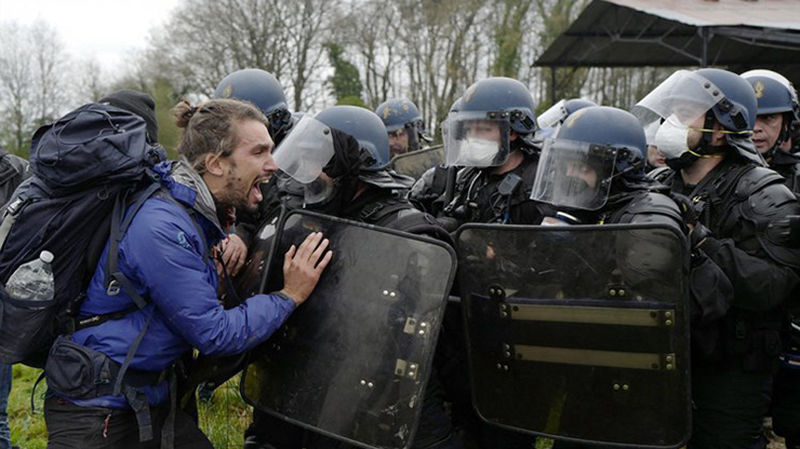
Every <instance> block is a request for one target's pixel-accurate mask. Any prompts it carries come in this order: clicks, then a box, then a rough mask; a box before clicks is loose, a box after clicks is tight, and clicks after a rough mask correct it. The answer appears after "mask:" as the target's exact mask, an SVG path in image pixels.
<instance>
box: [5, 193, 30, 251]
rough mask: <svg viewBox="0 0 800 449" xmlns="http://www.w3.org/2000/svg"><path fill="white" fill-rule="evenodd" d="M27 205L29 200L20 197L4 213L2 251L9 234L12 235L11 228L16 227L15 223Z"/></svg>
mask: <svg viewBox="0 0 800 449" xmlns="http://www.w3.org/2000/svg"><path fill="white" fill-rule="evenodd" d="M26 204H28V200H27V199H26V198H24V197H23V196H22V195H20V196H19V197H18V198H17V199H15V200H14V201H13V202H12V203H11V204H9V205H8V207H7V208H6V211H5V212H4V213H3V222H2V223H1V224H0V251H2V250H3V246H4V245H5V243H6V239H7V238H8V234H10V233H11V227H12V226H14V222H15V221H17V215H19V211H20V210H22V208H23V207H25V205H26Z"/></svg>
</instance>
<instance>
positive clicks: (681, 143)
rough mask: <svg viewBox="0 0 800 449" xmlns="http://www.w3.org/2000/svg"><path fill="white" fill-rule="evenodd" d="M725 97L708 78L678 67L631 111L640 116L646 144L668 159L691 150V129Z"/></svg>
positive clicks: (637, 116)
mask: <svg viewBox="0 0 800 449" xmlns="http://www.w3.org/2000/svg"><path fill="white" fill-rule="evenodd" d="M724 98H725V96H724V94H723V93H722V91H721V90H720V89H718V88H717V86H715V85H714V83H712V82H711V81H709V80H707V79H706V78H704V77H702V76H700V75H697V74H695V73H692V72H689V71H687V70H678V71H677V72H675V73H673V74H672V75H671V76H670V77H669V78H667V79H666V80H664V82H662V83H661V84H659V85H658V87H656V88H655V89H653V91H652V92H650V93H649V94H647V96H645V97H644V98H643V99H642V100H641V101H639V102H638V103H636V105H635V106H634V107H633V109H632V110H631V112H632V113H633V115H635V116H636V118H638V119H639V121H640V122H641V124H642V126H643V127H644V129H645V134H646V135H647V143H648V144H649V145H655V146H657V147H658V150H659V151H660V152H661V153H662V154H663V155H664V157H665V158H667V159H673V158H679V157H680V156H681V154H683V153H684V152H686V151H687V150H688V143H687V137H688V133H689V128H690V126H691V125H692V123H693V122H695V121H696V120H697V119H698V118H700V117H703V116H704V115H705V113H706V112H707V111H709V110H710V109H711V108H713V107H714V105H716V104H717V103H719V102H720V101H721V100H722V99H724Z"/></svg>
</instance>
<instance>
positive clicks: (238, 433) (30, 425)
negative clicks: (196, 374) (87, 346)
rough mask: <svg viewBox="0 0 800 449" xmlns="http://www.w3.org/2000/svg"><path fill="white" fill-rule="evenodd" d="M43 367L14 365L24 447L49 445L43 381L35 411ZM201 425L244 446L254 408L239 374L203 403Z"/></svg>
mask: <svg viewBox="0 0 800 449" xmlns="http://www.w3.org/2000/svg"><path fill="white" fill-rule="evenodd" d="M40 373H41V370H37V369H33V368H28V367H26V366H22V365H15V366H14V384H13V386H12V388H11V395H10V396H9V398H8V417H9V425H10V427H11V441H12V442H13V444H15V445H17V446H20V447H22V448H23V449H45V448H46V447H47V429H46V428H45V425H44V415H43V412H42V411H43V402H44V392H45V391H46V390H47V386H46V385H45V382H44V381H42V382H41V383H40V384H39V387H38V388H37V390H36V397H35V401H34V402H35V406H36V408H35V412H34V413H31V402H30V399H31V389H32V388H33V384H34V382H35V381H36V378H37V377H39V374H40ZM199 415H200V428H201V429H203V432H204V433H205V434H206V435H207V436H208V438H209V439H210V440H211V443H212V444H213V445H214V447H215V448H217V449H228V448H237V449H238V448H241V447H242V444H243V441H244V430H245V429H246V428H247V426H248V425H249V424H250V422H251V421H252V409H251V408H250V407H249V406H247V405H246V404H245V403H244V402H243V401H242V398H241V397H240V396H239V377H238V376H237V377H235V378H233V379H231V380H230V381H229V382H228V383H226V384H224V385H223V386H221V387H220V388H218V389H217V390H216V391H215V392H214V396H213V397H212V399H211V401H209V402H200V404H199Z"/></svg>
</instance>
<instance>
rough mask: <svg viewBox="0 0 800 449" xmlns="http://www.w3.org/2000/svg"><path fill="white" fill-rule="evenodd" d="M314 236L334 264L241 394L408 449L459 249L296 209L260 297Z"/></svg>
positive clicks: (280, 236) (375, 444) (294, 418)
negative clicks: (293, 252) (326, 245)
mask: <svg viewBox="0 0 800 449" xmlns="http://www.w3.org/2000/svg"><path fill="white" fill-rule="evenodd" d="M316 231H322V232H323V233H324V235H325V237H327V238H328V239H329V240H330V249H331V250H332V251H333V254H334V255H333V259H332V261H331V263H330V264H329V265H328V267H327V268H326V270H325V271H324V272H323V275H322V277H321V279H320V281H319V284H318V285H317V287H316V288H315V290H314V292H313V293H312V295H311V297H310V298H309V299H308V300H307V301H306V302H305V303H304V304H303V305H301V306H300V307H299V308H298V309H297V310H295V312H294V313H293V314H292V316H291V317H290V318H289V319H288V320H287V322H286V323H285V324H284V326H283V327H281V328H280V329H279V330H278V331H277V332H276V333H275V335H273V336H272V337H271V338H270V340H268V341H267V342H266V343H265V344H263V345H262V346H260V347H259V348H257V349H256V350H255V351H254V352H253V354H252V355H253V357H252V359H251V363H250V364H249V365H248V366H247V368H246V369H245V374H244V378H243V381H242V386H241V391H242V396H243V397H244V398H245V400H246V401H247V402H248V403H250V404H251V405H253V406H254V407H257V408H259V409H261V410H263V411H265V412H267V413H269V414H271V415H273V416H277V417H279V418H281V419H285V420H287V421H289V422H292V423H295V424H297V425H299V426H302V427H304V428H307V429H311V430H314V431H316V432H319V433H322V434H324V435H327V436H330V437H334V438H337V439H340V440H343V441H346V442H349V443H351V444H355V445H358V446H362V447H369V448H405V447H408V446H409V444H410V442H411V441H412V438H413V435H414V433H415V430H416V424H417V421H418V419H419V413H420V408H421V405H422V394H423V388H424V386H425V383H426V382H427V378H428V375H429V374H430V370H431V363H432V359H433V353H434V348H435V345H436V339H437V335H438V331H439V325H440V322H441V319H442V315H443V313H444V308H445V304H446V302H447V295H448V292H449V290H450V287H451V286H452V283H453V280H454V278H455V266H456V256H455V251H454V250H453V249H452V248H450V247H449V246H448V245H446V244H444V243H441V242H439V241H436V240H432V239H429V238H425V237H419V236H414V235H411V234H406V233H402V232H397V231H392V230H387V229H384V228H377V227H375V226H371V225H366V224H362V223H356V222H352V221H347V220H342V219H338V218H333V217H328V216H324V215H319V214H313V213H309V212H304V211H294V212H291V213H289V214H288V215H287V216H286V217H284V219H283V220H282V223H281V225H280V226H279V227H278V229H277V232H278V233H277V237H276V238H277V240H276V245H275V249H274V251H272V254H273V256H272V259H273V262H270V263H269V264H268V266H269V267H270V269H269V272H268V273H269V275H268V281H267V283H266V286H265V288H264V290H263V291H267V292H268V291H274V290H277V289H279V288H280V287H281V285H282V282H283V281H282V264H283V257H282V254H284V253H285V252H286V251H287V250H288V248H289V246H290V245H292V244H295V245H297V244H299V243H300V242H302V240H303V239H304V238H305V237H306V236H307V235H308V234H309V233H310V232H316Z"/></svg>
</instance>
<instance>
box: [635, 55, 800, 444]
mask: <svg viewBox="0 0 800 449" xmlns="http://www.w3.org/2000/svg"><path fill="white" fill-rule="evenodd" d="M756 108H757V102H756V96H755V95H754V92H753V88H752V87H751V86H750V85H749V84H748V83H747V81H745V80H744V79H743V78H741V77H739V76H738V75H736V74H733V73H731V72H727V71H725V70H719V69H700V70H697V71H694V72H688V71H685V70H681V71H678V72H676V73H674V74H673V75H672V76H670V77H669V78H668V79H667V80H665V81H664V82H663V83H662V84H661V85H659V86H658V87H657V88H656V89H655V90H653V91H652V92H650V93H649V94H648V95H647V96H646V97H645V98H644V99H642V100H641V101H640V102H639V103H637V105H636V106H635V107H634V113H635V114H636V115H637V116H638V117H639V118H640V120H641V121H642V123H643V124H644V125H645V127H646V126H648V125H650V124H652V123H653V122H654V121H662V120H663V123H661V125H660V126H659V127H658V129H657V131H656V133H655V143H656V145H657V146H658V149H659V151H661V152H662V153H663V154H664V156H665V158H666V161H667V164H668V166H669V168H665V169H659V170H656V171H655V172H654V173H653V175H654V176H655V177H656V179H657V180H659V181H661V182H663V183H665V184H666V185H668V186H670V188H671V191H672V192H674V193H678V194H682V195H685V196H686V197H688V198H690V199H691V202H690V203H689V204H685V205H684V207H685V210H688V212H690V213H691V214H693V215H694V217H695V218H694V219H691V218H690V219H688V221H689V227H690V229H691V231H690V233H689V237H690V245H691V248H692V250H693V251H695V252H699V253H701V254H703V255H705V256H707V257H708V258H709V259H710V260H711V261H713V264H714V265H715V266H716V267H717V268H718V269H720V270H721V271H722V272H723V273H724V274H725V276H726V277H727V279H728V280H729V282H730V284H731V285H732V286H733V287H734V288H733V289H732V290H730V293H729V294H727V295H726V297H725V298H723V299H724V301H723V302H722V303H721V304H716V305H715V308H716V309H717V310H716V311H715V312H714V313H715V315H716V317H718V318H716V319H714V320H708V321H709V322H708V323H706V327H705V330H706V332H703V333H697V332H695V333H694V334H693V335H692V338H693V340H695V341H693V350H694V352H693V354H692V356H693V360H692V361H693V365H692V369H693V371H692V396H693V397H692V400H693V405H694V409H693V419H692V430H693V431H692V437H691V440H690V441H689V447H690V448H716V447H743V448H744V447H763V446H764V444H765V442H764V441H760V439H761V438H762V437H761V432H760V431H761V421H762V418H763V417H764V415H765V414H766V412H767V407H768V406H769V395H768V390H769V386H770V381H771V378H772V373H773V368H774V362H775V360H776V357H777V354H778V352H779V350H780V338H779V332H780V329H781V324H782V321H783V317H784V315H783V313H784V312H783V310H782V307H783V305H784V304H786V303H787V302H788V301H789V300H790V299H791V297H792V294H793V292H794V291H796V288H797V286H798V282H800V279H799V278H798V275H797V273H796V271H795V270H796V269H797V268H799V267H800V258H799V257H800V256H799V255H798V252H797V250H796V249H795V248H791V247H789V246H788V245H787V243H786V241H785V239H784V237H783V234H782V232H780V229H778V228H779V226H777V225H776V223H778V222H779V221H780V219H781V218H783V217H785V216H786V215H794V214H797V212H798V205H797V201H796V199H795V197H794V195H793V194H792V193H791V192H790V191H789V190H788V189H787V188H786V186H784V185H783V179H782V178H781V177H780V176H779V175H778V174H777V173H775V172H773V171H771V170H769V169H767V168H765V167H764V166H763V159H762V158H761V156H760V155H759V153H758V152H757V150H756V147H755V145H754V144H753V142H752V139H751V134H752V130H753V127H754V126H755V121H756V113H757V112H756V111H757V109H756ZM689 209H690V210H689ZM699 340H702V341H699ZM699 348H703V349H704V350H702V351H701V350H698V349H699Z"/></svg>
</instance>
